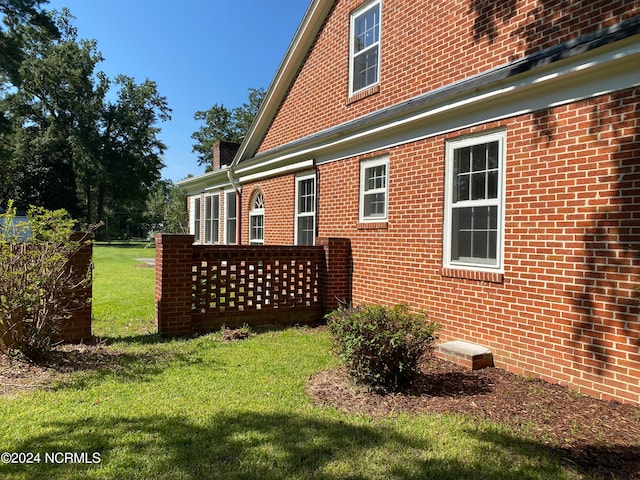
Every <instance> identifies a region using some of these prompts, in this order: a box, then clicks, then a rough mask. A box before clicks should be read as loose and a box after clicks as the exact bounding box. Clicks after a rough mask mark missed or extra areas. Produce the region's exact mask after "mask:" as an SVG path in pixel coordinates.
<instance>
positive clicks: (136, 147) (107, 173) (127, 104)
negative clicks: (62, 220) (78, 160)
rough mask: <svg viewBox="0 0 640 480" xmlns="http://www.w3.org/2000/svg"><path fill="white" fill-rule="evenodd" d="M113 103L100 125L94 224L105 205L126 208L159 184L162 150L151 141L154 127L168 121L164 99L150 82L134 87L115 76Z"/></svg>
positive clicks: (157, 142)
mask: <svg viewBox="0 0 640 480" xmlns="http://www.w3.org/2000/svg"><path fill="white" fill-rule="evenodd" d="M116 84H117V85H118V86H119V90H118V94H117V101H116V102H115V103H108V104H107V105H106V106H105V108H104V111H103V112H102V116H101V119H100V123H101V125H100V137H99V143H98V155H97V157H98V165H99V166H100V172H99V175H98V176H97V179H96V181H95V182H94V184H93V188H95V189H96V190H97V211H96V213H97V219H98V220H103V219H104V210H105V205H106V203H107V201H109V200H110V201H111V203H112V206H113V203H114V202H119V203H120V204H126V203H128V202H135V201H136V200H140V199H145V198H146V196H147V195H148V193H149V192H150V190H151V188H152V186H153V185H154V183H155V182H156V181H158V180H159V179H160V170H161V169H162V168H163V167H164V164H163V162H162V154H163V153H164V150H165V149H166V146H165V145H164V143H162V142H161V141H160V140H159V139H158V137H157V135H158V134H159V133H160V129H159V128H157V127H156V126H155V125H156V124H157V122H158V121H166V120H169V119H170V118H171V117H170V115H169V113H170V112H171V109H170V108H169V106H168V104H167V100H166V98H165V97H162V96H160V95H159V93H158V87H157V85H156V83H155V82H153V81H151V80H148V79H147V80H145V81H144V82H142V83H141V84H137V83H136V82H135V81H134V80H133V79H132V78H131V77H127V76H125V75H119V76H118V77H117V78H116Z"/></svg>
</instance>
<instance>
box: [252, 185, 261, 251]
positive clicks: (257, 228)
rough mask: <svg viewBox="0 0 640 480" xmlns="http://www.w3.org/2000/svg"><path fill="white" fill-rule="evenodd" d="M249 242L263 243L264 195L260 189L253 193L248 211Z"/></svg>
mask: <svg viewBox="0 0 640 480" xmlns="http://www.w3.org/2000/svg"><path fill="white" fill-rule="evenodd" d="M249 243H251V244H252V245H260V244H263V243H264V196H263V195H262V192H260V191H257V192H256V193H255V194H254V195H253V200H252V202H251V210H250V211H249Z"/></svg>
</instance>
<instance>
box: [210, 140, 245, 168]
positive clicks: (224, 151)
mask: <svg viewBox="0 0 640 480" xmlns="http://www.w3.org/2000/svg"><path fill="white" fill-rule="evenodd" d="M239 148H240V144H239V143H234V142H225V141H224V140H218V141H217V142H216V143H214V144H213V149H212V150H213V158H212V162H211V163H212V165H213V169H214V170H219V169H220V168H222V167H224V166H227V165H230V164H231V162H232V161H233V157H235V155H236V153H237V152H238V149H239Z"/></svg>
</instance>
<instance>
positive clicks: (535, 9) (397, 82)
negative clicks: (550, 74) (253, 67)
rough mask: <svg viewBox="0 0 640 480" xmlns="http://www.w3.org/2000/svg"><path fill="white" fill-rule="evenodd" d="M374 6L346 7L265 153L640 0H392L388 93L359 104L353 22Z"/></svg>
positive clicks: (638, 7) (559, 38)
mask: <svg viewBox="0 0 640 480" xmlns="http://www.w3.org/2000/svg"><path fill="white" fill-rule="evenodd" d="M364 3H365V2H364V1H362V0H339V1H338V2H337V3H336V6H335V7H334V9H333V11H332V13H331V14H330V15H329V17H328V19H327V21H326V22H325V25H324V27H323V28H322V30H321V31H320V33H319V34H318V36H317V38H316V41H315V44H314V46H313V47H312V49H311V51H310V52H309V54H308V57H307V59H306V62H305V64H304V65H303V66H302V68H301V69H300V71H299V72H298V76H297V78H296V80H295V82H294V84H293V85H292V87H291V89H290V91H289V93H288V95H287V97H286V98H285V100H284V101H283V102H282V105H281V106H280V111H279V113H278V115H277V117H276V119H275V120H274V122H273V124H272V126H271V128H270V130H269V132H268V133H267V135H266V137H265V139H264V140H263V142H262V145H261V146H260V148H259V151H260V152H263V151H266V150H269V149H271V148H274V147H277V146H279V145H282V144H285V143H287V142H290V141H292V140H295V139H297V138H301V137H304V136H306V135H309V134H312V133H315V132H318V131H321V130H324V129H326V128H329V127H331V126H335V125H338V124H340V123H343V122H346V121H349V120H353V119H356V118H359V117H360V116H362V115H364V114H367V113H371V112H374V111H377V110H379V109H381V108H384V107H388V106H391V105H395V104H396V103H398V102H401V101H404V100H408V99H410V98H413V97H415V96H416V95H420V94H423V93H427V92H429V91H432V90H435V89H437V88H440V87H442V86H445V85H448V84H450V83H453V82H456V81H459V80H463V79H465V78H468V77H470V76H472V75H475V74H478V73H481V72H483V71H486V70H489V69H491V68H495V67H498V66H501V65H504V64H507V63H509V62H512V61H515V60H518V59H520V58H522V57H524V56H525V55H528V54H533V53H536V52H539V51H540V50H542V49H544V48H548V47H551V46H553V45H557V44H559V43H562V42H565V41H567V40H571V39H573V38H576V37H578V36H580V35H583V34H586V33H590V32H592V31H595V30H599V29H602V28H605V27H607V26H610V25H613V24H616V23H619V22H620V21H622V20H625V19H627V18H630V17H632V16H634V15H639V14H640V0H573V1H570V2H569V1H563V2H560V1H557V0H504V1H500V2H497V1H495V2H494V1H477V0H474V1H471V0H447V1H443V0H438V1H430V2H408V1H406V0H384V1H383V4H382V34H381V43H382V44H381V55H382V63H381V73H380V85H379V89H375V91H376V93H374V94H372V95H359V96H358V97H359V98H360V97H362V98H361V99H360V100H359V101H355V102H353V101H350V100H349V98H348V91H349V88H348V78H349V74H348V72H349V18H350V13H351V12H352V11H353V10H355V9H356V8H358V7H359V6H361V5H363V4H364ZM319 79H322V80H321V81H319Z"/></svg>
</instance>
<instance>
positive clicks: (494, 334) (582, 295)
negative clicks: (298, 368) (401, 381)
mask: <svg viewBox="0 0 640 480" xmlns="http://www.w3.org/2000/svg"><path fill="white" fill-rule="evenodd" d="M496 128H502V129H506V160H505V166H506V172H505V174H506V199H505V209H506V210H505V214H506V219H505V220H506V222H505V223H506V229H505V241H504V248H505V252H504V263H505V272H504V274H486V273H478V272H464V271H456V270H455V269H443V268H442V254H443V252H442V238H443V231H442V227H443V215H444V165H445V161H444V159H445V145H446V141H447V140H451V139H454V138H458V137H461V136H464V135H468V134H471V133H478V132H483V131H493V130H494V129H496ZM639 135H640V89H639V88H634V89H628V90H625V91H622V92H618V93H615V94H611V95H605V96H601V97H598V98H594V99H591V100H586V101H582V102H578V103H574V104H570V105H565V106H561V107H557V108H552V109H547V110H544V111H539V112H535V113H533V114H527V115H522V116H518V117H516V118H512V119H508V120H504V121H501V122H494V123H491V124H487V125H483V126H481V127H475V128H473V129H467V130H464V131H457V132H454V133H450V134H447V135H442V136H438V137H434V138H430V139H427V140H421V141H417V142H412V143H408V144H405V145H401V146H398V147H395V148H392V149H387V150H384V151H379V152H373V153H369V154H366V155H361V156H358V157H353V158H348V159H344V160H340V161H336V162H331V163H327V164H323V165H319V166H318V168H317V185H318V213H317V227H318V235H319V236H321V237H336V238H347V239H349V240H350V249H351V253H352V262H353V265H352V269H353V271H352V276H351V278H350V279H349V283H350V284H351V285H352V299H353V302H354V303H384V304H394V303H406V304H408V305H411V306H413V307H415V308H417V309H425V310H427V311H428V312H429V314H430V316H431V318H432V319H433V320H436V321H438V322H440V323H442V326H443V330H442V332H441V339H442V340H443V341H444V340H466V341H471V342H475V343H480V344H481V345H484V346H486V347H489V348H490V349H491V350H492V351H493V353H494V359H495V364H496V366H498V367H502V368H506V369H508V370H510V371H514V372H518V373H521V374H525V375H536V376H539V377H541V378H544V379H546V380H549V381H554V382H560V383H563V384H567V385H571V386H572V387H573V388H576V389H579V390H580V391H581V392H583V393H587V394H590V395H593V396H596V397H599V398H604V399H614V398H615V399H618V400H622V401H628V402H631V403H640V382H639V379H640V322H639V317H640V310H639V308H638V300H637V297H638V292H637V291H636V290H635V289H636V288H637V287H638V285H640V281H639V280H638V278H639V276H640V261H639V260H638V258H639V256H640V137H639ZM380 155H388V156H389V159H390V179H389V213H388V215H389V221H388V222H387V223H382V224H372V225H363V224H359V223H358V204H359V175H360V172H359V164H360V162H361V161H362V160H364V159H368V158H375V157H377V156H380ZM345 179H348V180H345ZM294 182H295V175H294V174H289V175H286V176H282V177H277V178H272V179H267V180H264V181H261V182H259V183H256V184H251V185H245V186H244V188H245V191H251V192H253V191H254V190H253V189H254V188H258V187H259V188H260V189H261V191H262V192H263V195H264V197H265V202H266V208H265V242H266V243H281V242H286V243H292V242H293V219H294V196H293V192H294ZM243 197H244V198H250V197H249V196H245V195H243ZM247 207H248V206H245V207H244V208H247ZM243 232H245V233H244V234H243V238H245V239H246V238H247V237H246V232H247V225H246V224H245V225H244V227H243ZM329 285H331V282H330V283H329Z"/></svg>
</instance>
